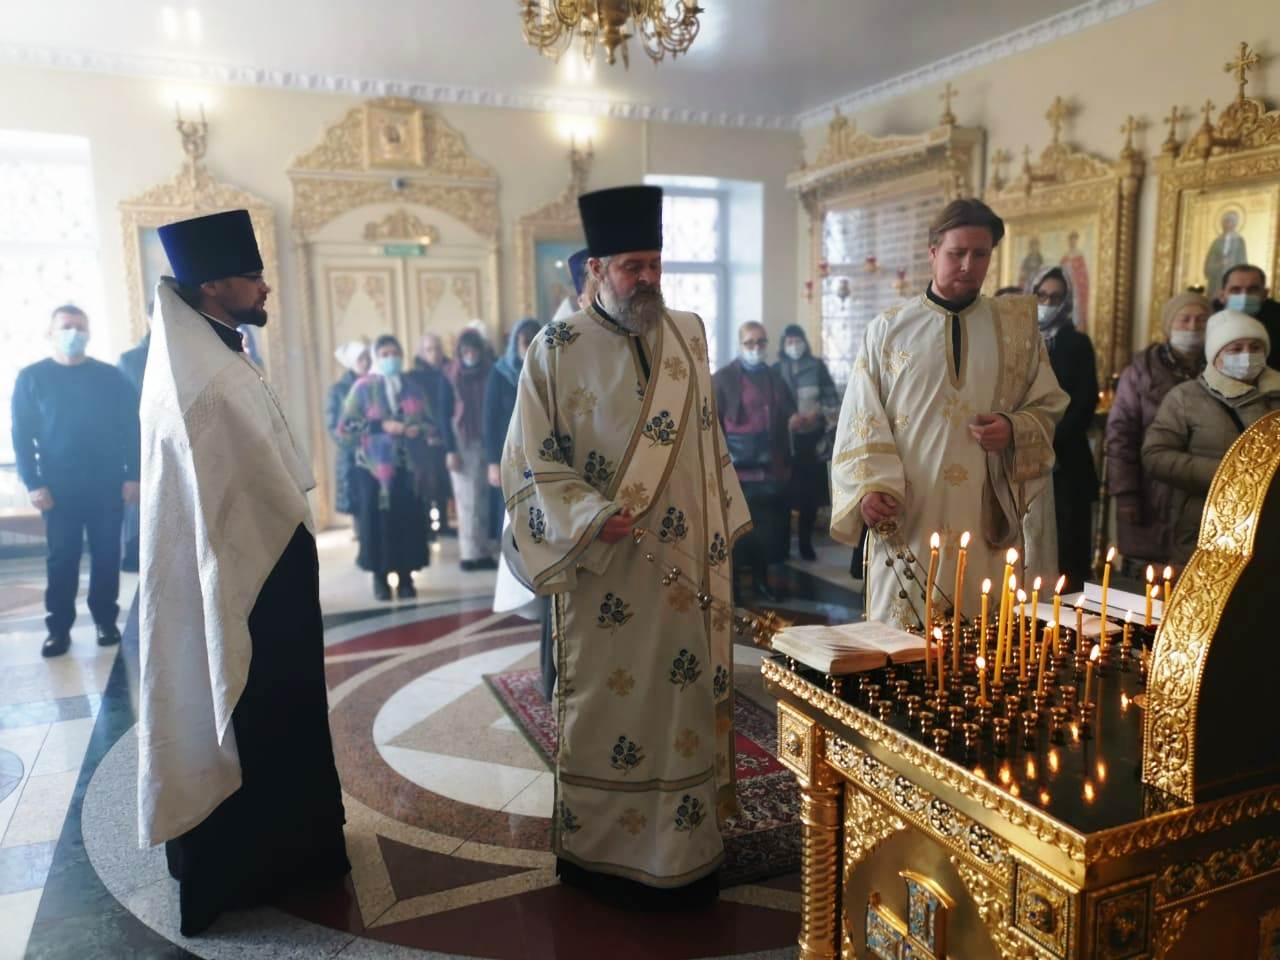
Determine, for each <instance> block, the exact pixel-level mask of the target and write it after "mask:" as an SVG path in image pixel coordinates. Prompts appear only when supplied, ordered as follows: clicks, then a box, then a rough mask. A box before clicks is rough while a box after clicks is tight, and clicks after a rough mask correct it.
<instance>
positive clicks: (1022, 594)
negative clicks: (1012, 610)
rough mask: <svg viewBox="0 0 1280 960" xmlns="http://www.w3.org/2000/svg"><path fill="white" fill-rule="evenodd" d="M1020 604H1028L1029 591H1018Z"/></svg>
mask: <svg viewBox="0 0 1280 960" xmlns="http://www.w3.org/2000/svg"><path fill="white" fill-rule="evenodd" d="M1018 602H1019V603H1026V602H1027V591H1025V590H1019V591H1018Z"/></svg>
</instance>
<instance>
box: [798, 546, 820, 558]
mask: <svg viewBox="0 0 1280 960" xmlns="http://www.w3.org/2000/svg"><path fill="white" fill-rule="evenodd" d="M800 559H801V560H817V559H818V555H817V554H816V553H814V552H813V544H812V543H802V544H800Z"/></svg>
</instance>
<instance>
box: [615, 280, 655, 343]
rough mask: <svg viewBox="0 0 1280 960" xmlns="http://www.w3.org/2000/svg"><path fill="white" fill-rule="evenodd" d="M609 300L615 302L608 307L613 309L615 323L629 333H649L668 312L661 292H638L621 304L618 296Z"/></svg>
mask: <svg viewBox="0 0 1280 960" xmlns="http://www.w3.org/2000/svg"><path fill="white" fill-rule="evenodd" d="M609 293H610V294H612V293H613V291H612V290H610V291H609ZM609 299H610V300H613V301H614V302H613V303H612V304H607V305H606V306H609V307H612V311H611V315H612V317H613V319H614V321H615V322H616V323H617V324H618V326H620V327H622V329H624V330H626V331H627V332H628V333H636V334H642V335H643V334H645V333H648V332H649V331H650V330H651V329H653V328H654V327H655V326H657V324H658V323H659V322H660V321H661V320H662V317H663V315H664V314H665V313H666V312H667V305H666V302H665V301H664V300H663V299H662V291H661V290H656V289H655V290H642V291H637V292H636V293H633V294H632V295H631V296H630V297H628V298H627V299H626V300H622V301H621V302H619V301H618V298H617V297H616V296H610V298H609Z"/></svg>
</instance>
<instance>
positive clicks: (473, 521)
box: [445, 327, 498, 570]
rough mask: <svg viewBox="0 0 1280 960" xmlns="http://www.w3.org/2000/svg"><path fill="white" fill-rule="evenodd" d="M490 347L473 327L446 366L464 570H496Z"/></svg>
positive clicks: (464, 333) (460, 338)
mask: <svg viewBox="0 0 1280 960" xmlns="http://www.w3.org/2000/svg"><path fill="white" fill-rule="evenodd" d="M489 357H490V350H489V345H488V344H487V343H485V339H484V336H483V335H482V334H481V333H480V331H478V330H476V329H475V328H474V327H468V328H467V329H465V330H463V331H462V333H461V334H459V335H458V346H457V349H456V350H455V351H454V358H453V360H452V361H450V363H449V365H448V367H446V368H445V375H446V376H448V378H449V382H450V383H451V384H452V385H453V395H454V404H453V433H454V437H455V439H456V442H457V453H458V466H457V468H456V469H451V470H450V471H449V477H450V479H451V480H452V481H453V498H454V501H455V503H456V504H457V507H458V553H459V555H460V557H461V567H462V569H463V570H495V569H497V566H498V564H497V562H496V561H495V560H494V558H493V553H494V549H493V548H494V543H493V540H492V538H491V537H490V535H489V489H490V488H489V481H488V469H487V463H488V461H487V459H486V457H485V450H484V395H485V387H486V384H487V382H488V379H489V369H490V367H491V366H492V362H491V361H490V359H489Z"/></svg>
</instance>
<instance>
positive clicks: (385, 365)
mask: <svg viewBox="0 0 1280 960" xmlns="http://www.w3.org/2000/svg"><path fill="white" fill-rule="evenodd" d="M403 369H404V358H403V357H397V356H390V357H379V358H378V372H379V373H380V374H382V375H383V376H384V377H398V376H400V371H401V370H403Z"/></svg>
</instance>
